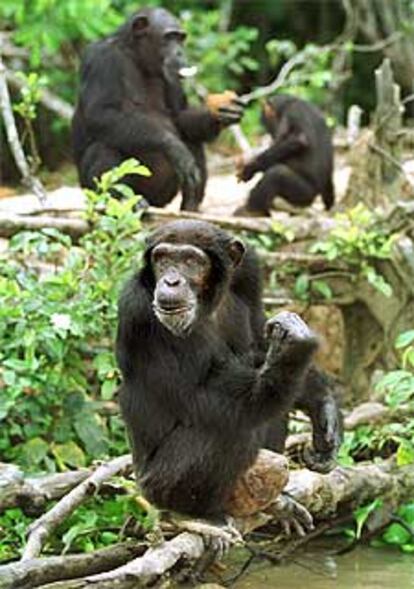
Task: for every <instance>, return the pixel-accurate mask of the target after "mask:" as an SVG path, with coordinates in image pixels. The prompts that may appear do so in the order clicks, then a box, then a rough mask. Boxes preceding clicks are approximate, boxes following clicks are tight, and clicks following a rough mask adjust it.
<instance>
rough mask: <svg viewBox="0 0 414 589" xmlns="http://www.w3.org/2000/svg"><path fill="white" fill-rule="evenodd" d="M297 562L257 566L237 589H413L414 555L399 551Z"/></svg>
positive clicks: (310, 556) (320, 553)
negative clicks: (276, 565)
mask: <svg viewBox="0 0 414 589" xmlns="http://www.w3.org/2000/svg"><path fill="white" fill-rule="evenodd" d="M293 558H294V559H295V562H290V563H289V564H286V565H282V566H278V567H275V566H271V565H269V563H266V562H263V561H262V562H261V563H260V564H258V565H256V566H253V567H252V568H250V569H249V571H248V572H247V573H246V574H245V575H243V576H242V577H241V578H240V579H239V580H238V581H237V582H236V583H235V584H234V585H233V587H234V588H236V589H272V588H273V587H274V588H275V589H302V588H303V589H413V588H414V555H413V554H403V553H401V552H399V551H397V550H395V551H394V550H390V549H387V550H382V549H379V548H369V547H365V546H361V547H357V548H356V549H355V550H353V551H352V552H349V553H348V554H344V555H342V556H331V555H330V553H329V551H328V550H327V549H323V548H316V549H314V548H312V549H309V550H308V551H307V552H303V551H301V552H298V554H296V555H294V557H293Z"/></svg>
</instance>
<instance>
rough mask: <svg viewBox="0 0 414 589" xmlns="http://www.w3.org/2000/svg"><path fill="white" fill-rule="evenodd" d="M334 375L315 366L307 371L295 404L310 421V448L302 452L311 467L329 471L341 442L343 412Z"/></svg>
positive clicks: (333, 464)
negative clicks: (325, 372) (337, 395)
mask: <svg viewBox="0 0 414 589" xmlns="http://www.w3.org/2000/svg"><path fill="white" fill-rule="evenodd" d="M334 389H335V385H334V382H333V379H332V378H331V377H329V376H328V375H326V374H324V373H322V372H321V371H319V370H317V369H316V368H315V367H314V366H312V367H311V369H310V370H309V371H308V373H307V375H306V380H305V383H304V386H303V389H302V390H303V393H302V395H301V396H300V398H299V399H298V401H297V406H298V407H299V408H301V409H303V410H304V411H305V412H306V413H307V414H308V415H309V417H310V419H311V422H312V439H313V450H312V451H311V452H309V453H307V455H306V456H305V460H306V463H307V465H308V467H309V468H311V469H312V470H317V471H319V472H329V471H330V470H332V468H334V466H336V462H335V458H336V454H337V452H338V449H339V446H340V445H341V442H342V433H343V432H342V415H341V412H340V409H339V404H338V400H337V397H336V395H335V391H334Z"/></svg>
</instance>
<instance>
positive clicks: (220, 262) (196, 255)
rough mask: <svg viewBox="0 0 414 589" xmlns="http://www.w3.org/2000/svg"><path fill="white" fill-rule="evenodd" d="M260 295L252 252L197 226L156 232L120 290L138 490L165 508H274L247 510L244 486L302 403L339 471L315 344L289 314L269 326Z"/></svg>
mask: <svg viewBox="0 0 414 589" xmlns="http://www.w3.org/2000/svg"><path fill="white" fill-rule="evenodd" d="M261 295H262V289H261V280H260V271H259V266H258V262H257V258H256V256H255V253H254V251H253V250H251V249H245V247H244V245H243V244H242V243H241V242H240V241H239V240H237V239H234V238H232V237H230V236H229V235H228V234H227V233H226V232H224V231H222V230H221V229H218V228H216V227H214V226H213V225H211V224H209V223H205V222H202V221H178V222H174V223H169V224H166V225H164V226H162V227H160V228H159V229H157V230H155V231H154V232H153V233H152V235H151V236H150V238H149V240H148V245H147V249H146V252H145V258H144V263H143V267H142V269H141V270H140V271H139V272H138V273H137V274H135V275H134V276H133V277H132V278H131V279H130V280H129V281H128V283H127V284H126V286H125V288H124V291H123V293H122V295H121V298H120V303H119V327H118V336H117V359H118V363H119V366H120V368H121V371H122V376H123V385H122V389H121V397H120V402H121V409H122V414H123V417H124V419H125V421H126V424H127V427H128V432H129V437H130V442H131V445H132V451H133V456H134V462H135V465H136V466H137V469H138V472H139V477H140V481H141V484H142V487H143V489H144V492H145V493H146V495H147V497H148V498H149V499H150V500H152V501H153V502H154V503H155V504H157V505H158V506H159V507H163V508H168V509H173V510H177V511H180V512H183V513H187V514H191V515H204V516H214V515H220V514H224V513H227V514H230V515H231V514H233V515H246V514H249V513H251V512H254V511H255V510H256V511H257V510H258V509H260V508H263V507H264V506H265V505H264V504H263V503H265V504H269V501H267V500H266V501H264V502H263V496H262V498H261V499H260V498H259V500H258V501H257V502H256V503H254V502H253V503H254V504H253V506H252V505H250V506H249V507H248V508H244V507H243V505H242V506H240V493H241V495H243V493H242V492H241V490H240V489H241V487H242V486H243V485H242V484H241V481H242V482H243V475H245V474H246V472H250V471H251V470H252V468H253V467H254V463H255V461H256V463H259V462H260V461H261V459H262V458H263V452H264V451H263V450H262V451H261V453H259V449H260V448H261V447H266V446H268V447H269V446H270V447H274V446H275V445H277V446H278V448H277V449H282V447H283V443H284V437H285V435H286V434H285V431H284V421H285V420H286V415H287V413H288V411H289V410H290V409H291V408H292V407H293V405H294V404H295V403H296V402H300V401H303V400H304V401H305V404H306V405H307V406H309V407H310V408H311V409H312V410H313V411H312V414H311V418H312V421H313V423H314V441H315V443H316V445H317V447H316V449H315V451H316V455H317V458H318V460H319V462H322V463H323V462H324V461H325V463H324V464H325V465H329V466H328V468H331V467H332V460H333V458H334V455H335V452H336V450H337V447H338V443H339V441H340V431H339V419H338V408H337V405H336V403H335V401H334V399H333V396H332V395H331V391H330V389H329V387H326V386H325V385H326V383H325V381H323V380H319V381H318V380H316V379H315V374H317V373H316V371H315V369H314V368H312V367H310V362H311V358H312V355H313V352H314V350H315V348H316V345H317V344H316V339H315V336H314V335H313V334H312V332H311V331H310V330H309V328H308V327H307V326H306V324H305V323H304V322H303V321H302V320H301V319H300V318H299V317H298V316H297V315H295V314H294V313H288V312H282V313H279V315H276V316H275V317H274V318H272V319H270V320H269V321H267V323H265V320H264V315H263V311H262V305H261ZM309 381H310V382H309ZM274 432H276V434H277V435H276V436H275V434H274ZM315 432H316V433H315ZM269 436H270V437H269ZM267 455H273V456H277V455H275V454H273V453H272V452H268V453H267ZM267 455H265V458H266V456H267ZM280 458H281V459H282V460H284V459H283V458H282V457H280ZM256 463H255V464H256ZM252 465H253V466H252ZM285 467H286V464H281V463H280V462H279V463H278V468H279V469H280V468H282V469H283V468H285ZM244 482H246V481H244ZM285 482H286V478H285V479H284V483H285ZM282 486H283V485H282ZM280 490H281V489H278V492H280Z"/></svg>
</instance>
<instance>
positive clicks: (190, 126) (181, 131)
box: [72, 8, 242, 210]
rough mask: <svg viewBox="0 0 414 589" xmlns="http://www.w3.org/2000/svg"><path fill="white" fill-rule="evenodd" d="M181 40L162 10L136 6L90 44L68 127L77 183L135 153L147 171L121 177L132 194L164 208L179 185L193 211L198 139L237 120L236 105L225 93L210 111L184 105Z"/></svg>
mask: <svg viewBox="0 0 414 589" xmlns="http://www.w3.org/2000/svg"><path fill="white" fill-rule="evenodd" d="M184 39H185V34H184V32H183V30H182V28H181V27H180V25H179V23H178V22H177V20H176V19H175V18H174V17H173V16H172V15H171V14H170V13H169V12H168V11H167V10H164V9H162V8H143V9H141V10H139V11H138V12H137V13H136V14H134V16H133V17H132V18H130V19H129V20H128V21H127V22H126V24H124V25H123V26H122V27H121V28H120V29H119V30H118V31H117V32H116V33H115V34H114V35H112V36H111V37H108V38H106V39H104V40H102V41H99V42H97V43H94V44H92V45H90V46H89V48H88V49H87V51H86V54H85V56H84V59H83V62H82V66H81V73H80V76H81V83H80V93H79V100H78V104H77V107H76V112H75V116H74V119H73V125H72V134H73V146H74V155H75V161H76V165H77V168H78V172H79V179H80V183H81V185H82V186H84V187H89V188H93V187H94V178H95V177H99V176H100V175H101V174H102V172H104V171H105V170H108V169H110V168H112V167H114V166H116V165H118V164H119V163H120V162H121V161H122V160H124V159H126V158H128V157H136V158H138V159H139V160H141V161H142V162H143V163H144V164H146V165H147V166H148V167H149V168H150V170H151V172H152V175H151V177H143V176H135V175H134V176H131V177H127V179H126V181H125V182H126V183H127V184H128V185H129V186H131V188H133V189H134V191H135V192H136V193H137V194H141V195H143V196H144V197H145V198H146V199H147V201H148V202H149V203H151V204H153V205H156V206H163V205H165V204H166V203H168V202H169V201H170V200H171V199H172V198H173V197H174V196H175V195H176V194H177V192H178V190H179V189H181V192H182V197H183V200H182V208H183V209H185V210H196V209H197V207H198V205H199V204H200V202H201V200H202V198H203V196H204V188H205V183H206V163H205V156H204V150H203V143H204V142H206V141H210V140H212V139H214V138H215V137H216V136H217V135H218V133H219V132H220V130H221V129H222V128H223V127H224V126H226V125H230V124H232V123H235V122H238V121H239V120H240V117H241V114H242V108H241V107H240V105H238V104H236V102H235V101H234V100H233V99H232V94H231V93H230V94H228V95H227V96H228V98H227V100H225V101H223V102H224V104H223V102H222V104H221V107H220V108H218V109H215V110H214V111H213V110H210V109H208V108H191V107H189V106H188V104H187V99H186V97H185V94H184V91H183V88H182V85H181V80H180V73H181V72H183V70H184V68H185V66H186V60H185V54H184V50H183V41H184Z"/></svg>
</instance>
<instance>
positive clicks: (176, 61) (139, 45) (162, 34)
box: [127, 8, 188, 82]
mask: <svg viewBox="0 0 414 589" xmlns="http://www.w3.org/2000/svg"><path fill="white" fill-rule="evenodd" d="M127 34H128V38H129V44H130V45H131V46H132V50H133V52H134V55H135V58H136V60H137V62H138V63H139V66H140V67H142V68H143V69H144V70H145V71H146V73H148V74H150V75H161V76H163V77H164V78H165V79H166V80H167V81H169V82H174V81H175V80H176V79H177V78H178V77H179V76H180V74H181V73H184V74H185V72H186V71H187V70H188V68H187V65H188V64H187V59H186V55H185V52H184V47H183V44H184V41H185V37H186V34H185V32H184V31H183V29H182V27H181V26H180V24H179V22H178V21H177V19H176V18H174V16H173V15H172V14H171V13H170V12H168V10H165V9H163V8H142V9H141V10H139V11H138V12H136V13H135V14H134V15H133V16H132V18H131V19H130V20H129V21H128V23H127Z"/></svg>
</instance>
